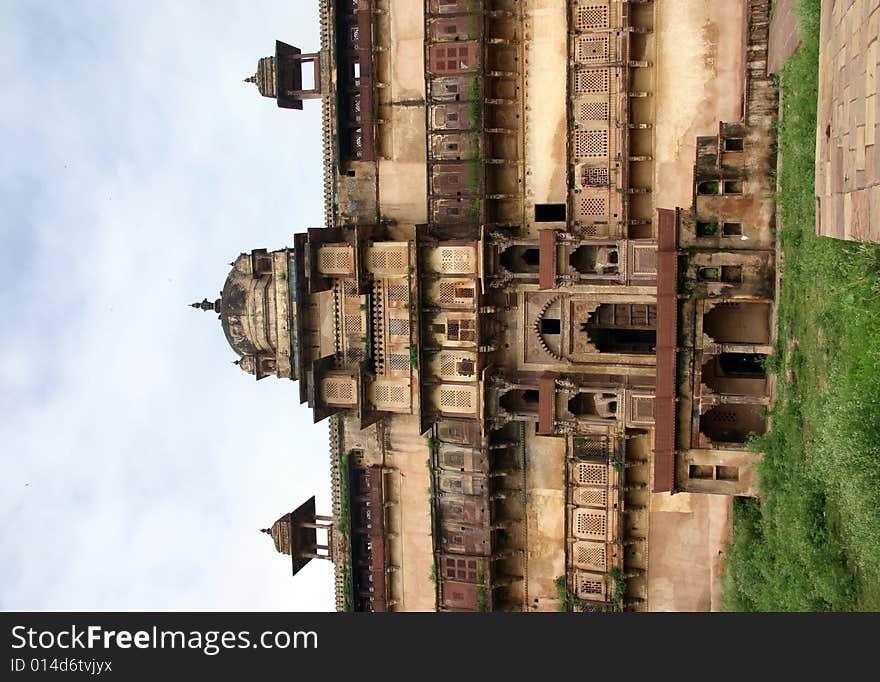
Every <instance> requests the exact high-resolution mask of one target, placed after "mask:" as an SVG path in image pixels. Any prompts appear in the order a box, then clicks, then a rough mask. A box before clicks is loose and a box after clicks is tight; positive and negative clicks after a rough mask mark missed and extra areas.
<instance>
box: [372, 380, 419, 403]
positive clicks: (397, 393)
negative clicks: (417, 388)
mask: <svg viewBox="0 0 880 682" xmlns="http://www.w3.org/2000/svg"><path fill="white" fill-rule="evenodd" d="M372 393H373V404H374V405H375V406H376V407H377V408H379V409H401V408H409V406H410V390H409V384H395V383H390V382H385V381H377V382H375V383H374V384H373V387H372Z"/></svg>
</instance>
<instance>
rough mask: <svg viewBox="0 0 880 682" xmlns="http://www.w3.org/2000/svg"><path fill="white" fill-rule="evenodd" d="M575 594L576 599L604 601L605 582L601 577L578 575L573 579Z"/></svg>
mask: <svg viewBox="0 0 880 682" xmlns="http://www.w3.org/2000/svg"><path fill="white" fill-rule="evenodd" d="M575 593H576V594H577V596H578V599H592V600H594V601H595V600H596V599H604V598H605V580H604V578H603V577H602V576H601V575H590V574H587V573H578V574H577V576H576V577H575Z"/></svg>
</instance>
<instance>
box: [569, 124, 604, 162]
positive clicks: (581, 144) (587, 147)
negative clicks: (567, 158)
mask: <svg viewBox="0 0 880 682" xmlns="http://www.w3.org/2000/svg"><path fill="white" fill-rule="evenodd" d="M573 140H574V150H573V151H574V155H575V157H577V158H580V159H601V158H603V157H607V156H608V129H607V128H597V129H594V130H575V131H574V136H573Z"/></svg>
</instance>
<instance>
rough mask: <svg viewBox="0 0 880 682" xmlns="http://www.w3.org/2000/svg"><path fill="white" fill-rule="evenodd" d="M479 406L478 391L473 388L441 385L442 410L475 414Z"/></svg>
mask: <svg viewBox="0 0 880 682" xmlns="http://www.w3.org/2000/svg"><path fill="white" fill-rule="evenodd" d="M476 407H477V393H476V390H475V389H473V388H452V387H449V386H441V387H440V410H441V411H443V412H453V413H459V414H473V412H475V411H476Z"/></svg>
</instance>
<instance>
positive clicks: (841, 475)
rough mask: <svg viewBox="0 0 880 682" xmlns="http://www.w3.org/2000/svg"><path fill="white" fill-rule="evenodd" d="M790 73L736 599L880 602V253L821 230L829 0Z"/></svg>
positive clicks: (734, 548) (765, 607) (810, 0)
mask: <svg viewBox="0 0 880 682" xmlns="http://www.w3.org/2000/svg"><path fill="white" fill-rule="evenodd" d="M799 14H800V21H801V24H800V26H801V31H800V32H801V36H802V42H801V47H800V49H799V51H798V52H797V53H796V54H795V55H793V56H792V58H791V59H790V60H789V62H788V64H787V65H786V66H785V69H784V71H783V75H782V79H781V88H782V93H783V112H782V118H781V122H780V130H779V149H780V153H781V155H782V157H781V160H782V163H781V166H780V171H779V172H780V174H779V182H780V187H781V192H780V195H779V198H778V199H779V201H778V210H779V211H780V217H781V223H782V228H781V230H782V232H781V234H780V238H781V243H782V249H783V254H784V257H785V262H784V267H783V282H782V289H781V292H780V300H779V311H778V312H779V340H778V343H777V347H776V349H775V354H774V356H773V358H772V365H773V366H772V369H773V370H774V371H776V372H777V373H778V379H777V392H776V399H775V403H774V405H773V409H772V413H771V416H772V429H771V431H770V432H769V433H768V434H766V435H765V436H762V437H761V438H759V439H757V440H756V441H754V442H753V447H754V448H755V449H758V450H760V451H762V452H764V453H765V454H764V458H763V460H762V461H761V462H760V463H759V465H758V474H759V485H760V491H761V495H760V498H759V499H757V500H736V502H735V504H734V534H733V537H732V540H731V543H730V546H729V551H728V561H727V570H726V575H725V584H724V598H725V606H726V608H727V609H729V610H746V611H827V610H833V611H846V610H880V513H878V510H880V247H878V246H876V245H866V244H858V243H850V242H843V241H839V240H834V239H827V238H818V237H816V236H815V218H814V210H815V204H814V179H815V161H814V158H815V134H816V133H815V131H816V102H817V91H818V85H817V83H818V73H817V70H818V47H819V40H818V38H819V0H801V3H800V6H799Z"/></svg>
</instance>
